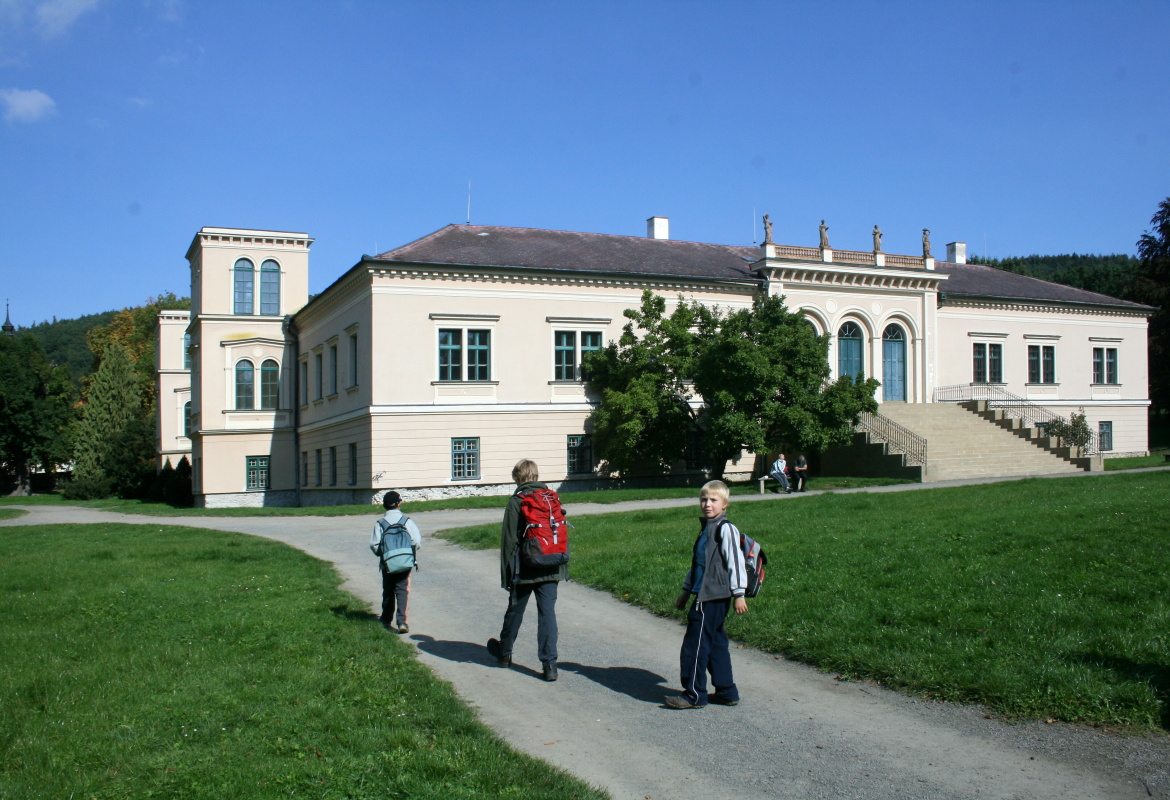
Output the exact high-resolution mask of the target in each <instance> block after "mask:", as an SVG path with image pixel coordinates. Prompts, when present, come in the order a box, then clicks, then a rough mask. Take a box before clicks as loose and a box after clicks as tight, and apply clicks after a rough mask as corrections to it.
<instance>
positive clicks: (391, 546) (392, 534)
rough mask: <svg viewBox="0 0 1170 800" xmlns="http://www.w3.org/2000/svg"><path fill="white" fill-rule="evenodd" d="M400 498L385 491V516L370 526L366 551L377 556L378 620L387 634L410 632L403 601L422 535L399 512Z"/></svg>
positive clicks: (411, 521)
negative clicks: (379, 598) (380, 611)
mask: <svg viewBox="0 0 1170 800" xmlns="http://www.w3.org/2000/svg"><path fill="white" fill-rule="evenodd" d="M401 505H402V496H401V495H400V494H398V492H386V494H384V495H383V496H382V508H384V509H385V510H386V514H385V515H384V516H382V517H379V518H378V521H377V522H375V523H374V532H373V533H372V534H371V535H370V550H372V551H373V552H374V555H376V556H377V557H378V564H379V566H380V569H381V571H382V614H381V616H380V617H379V619H380V620H381V621H382V626H383V627H384V628H386V630H388V631H397V632H398V633H410V625H408V624H407V619H406V614H407V602H408V600H409V599H410V573H411V572H412V571H413V570H416V569H418V561H417V553H418V548H419V546H421V545H422V534H421V533H419V530H418V526H417V525H415V524H414V520H412V519H411V518H410V517H408V516H406V515H405V514H403V513H402V511H401V510H400V509H399V506H401Z"/></svg>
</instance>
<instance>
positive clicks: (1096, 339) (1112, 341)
mask: <svg viewBox="0 0 1170 800" xmlns="http://www.w3.org/2000/svg"><path fill="white" fill-rule="evenodd" d="M1089 341H1090V342H1107V343H1109V344H1121V343H1122V342H1124V341H1125V339H1122V338H1114V337H1112V336H1090V337H1089Z"/></svg>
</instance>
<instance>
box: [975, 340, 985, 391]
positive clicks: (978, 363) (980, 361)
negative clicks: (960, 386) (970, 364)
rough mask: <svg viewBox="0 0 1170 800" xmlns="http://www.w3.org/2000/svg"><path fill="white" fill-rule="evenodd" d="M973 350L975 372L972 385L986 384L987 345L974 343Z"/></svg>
mask: <svg viewBox="0 0 1170 800" xmlns="http://www.w3.org/2000/svg"><path fill="white" fill-rule="evenodd" d="M973 348H974V350H975V353H974V360H975V364H974V367H975V372H974V376H973V378H972V383H987V345H986V344H984V343H983V342H975V344H974V345H973Z"/></svg>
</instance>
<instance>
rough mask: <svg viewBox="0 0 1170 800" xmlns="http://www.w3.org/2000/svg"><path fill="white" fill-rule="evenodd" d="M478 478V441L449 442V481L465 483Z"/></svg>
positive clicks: (458, 440)
mask: <svg viewBox="0 0 1170 800" xmlns="http://www.w3.org/2000/svg"><path fill="white" fill-rule="evenodd" d="M478 477H479V439H478V438H475V439H452V440H451V480H453V481H465V480H473V479H476V478H478Z"/></svg>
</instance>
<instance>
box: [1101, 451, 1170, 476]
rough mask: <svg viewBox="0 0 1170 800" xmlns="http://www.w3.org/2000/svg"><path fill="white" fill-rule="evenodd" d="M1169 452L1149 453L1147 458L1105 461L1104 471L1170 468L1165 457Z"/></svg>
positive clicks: (1133, 457)
mask: <svg viewBox="0 0 1170 800" xmlns="http://www.w3.org/2000/svg"><path fill="white" fill-rule="evenodd" d="M1167 455H1170V450H1167V451H1160V452H1156V453H1151V454H1150V455H1148V456H1132V457H1129V458H1107V459H1105V471H1106V472H1112V471H1114V470H1119V469H1149V468H1150V467H1170V461H1167V460H1166V456H1167Z"/></svg>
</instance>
